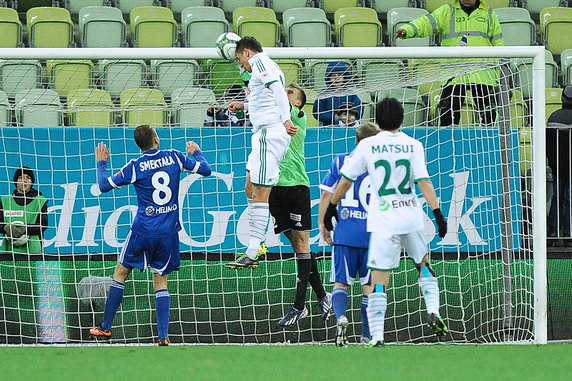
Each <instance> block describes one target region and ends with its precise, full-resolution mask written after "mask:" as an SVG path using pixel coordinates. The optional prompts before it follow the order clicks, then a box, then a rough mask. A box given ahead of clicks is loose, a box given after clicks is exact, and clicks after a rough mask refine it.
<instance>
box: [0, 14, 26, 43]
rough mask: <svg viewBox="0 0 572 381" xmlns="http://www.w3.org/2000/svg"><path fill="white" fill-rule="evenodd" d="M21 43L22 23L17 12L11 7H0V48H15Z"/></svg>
mask: <svg viewBox="0 0 572 381" xmlns="http://www.w3.org/2000/svg"><path fill="white" fill-rule="evenodd" d="M21 45H22V23H21V22H20V19H19V18H18V12H16V11H15V10H14V9H12V8H0V48H17V47H19V46H21Z"/></svg>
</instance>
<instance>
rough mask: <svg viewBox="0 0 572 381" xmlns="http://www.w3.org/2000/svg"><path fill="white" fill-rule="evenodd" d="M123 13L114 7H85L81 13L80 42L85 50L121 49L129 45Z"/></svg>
mask: <svg viewBox="0 0 572 381" xmlns="http://www.w3.org/2000/svg"><path fill="white" fill-rule="evenodd" d="M125 28H126V25H125V21H124V20H123V15H122V14H121V11H120V10H119V9H117V8H113V7H95V6H94V7H85V8H82V9H81V11H80V12H79V27H78V29H79V40H80V44H81V46H83V47H85V48H120V47H122V46H126V45H127V38H126V30H125Z"/></svg>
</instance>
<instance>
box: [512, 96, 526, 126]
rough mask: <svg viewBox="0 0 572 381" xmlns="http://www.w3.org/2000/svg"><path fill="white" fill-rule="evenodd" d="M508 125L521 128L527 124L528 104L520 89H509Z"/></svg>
mask: <svg viewBox="0 0 572 381" xmlns="http://www.w3.org/2000/svg"><path fill="white" fill-rule="evenodd" d="M509 107H510V126H511V127H512V128H522V127H524V126H526V125H528V120H527V115H528V106H527V105H526V102H525V100H524V97H523V96H522V92H521V91H520V90H511V91H510V106H509Z"/></svg>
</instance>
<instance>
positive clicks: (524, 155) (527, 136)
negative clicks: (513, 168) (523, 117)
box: [518, 127, 532, 177]
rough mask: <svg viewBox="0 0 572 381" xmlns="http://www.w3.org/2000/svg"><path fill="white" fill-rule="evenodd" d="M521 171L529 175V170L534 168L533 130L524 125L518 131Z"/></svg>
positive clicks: (524, 174)
mask: <svg viewBox="0 0 572 381" xmlns="http://www.w3.org/2000/svg"><path fill="white" fill-rule="evenodd" d="M518 142H519V150H518V151H519V156H520V157H519V159H520V173H521V174H522V175H523V176H526V177H529V176H530V174H528V175H527V172H528V171H529V170H530V169H531V168H532V131H531V129H530V128H527V127H524V128H521V129H520V130H519V131H518Z"/></svg>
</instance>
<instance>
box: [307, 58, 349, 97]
mask: <svg viewBox="0 0 572 381" xmlns="http://www.w3.org/2000/svg"><path fill="white" fill-rule="evenodd" d="M330 62H343V63H345V64H346V65H347V66H348V67H349V68H350V71H351V68H352V63H351V61H350V60H347V59H343V60H336V59H308V60H306V61H305V63H304V68H305V69H306V78H307V82H306V83H305V84H304V86H303V87H310V88H313V89H315V90H316V91H320V90H323V89H325V88H326V68H327V67H328V64H329V63H330ZM350 77H351V78H352V79H353V73H350Z"/></svg>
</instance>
